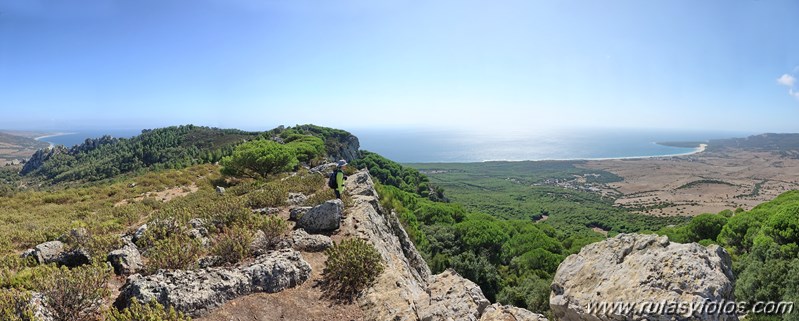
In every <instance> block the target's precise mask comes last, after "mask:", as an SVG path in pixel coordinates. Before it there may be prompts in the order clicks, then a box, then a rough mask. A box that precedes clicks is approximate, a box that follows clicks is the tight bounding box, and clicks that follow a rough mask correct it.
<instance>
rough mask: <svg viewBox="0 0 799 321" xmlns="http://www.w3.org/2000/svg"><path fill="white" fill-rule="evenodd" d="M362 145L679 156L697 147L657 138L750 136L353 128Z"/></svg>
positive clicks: (539, 154) (504, 155)
mask: <svg viewBox="0 0 799 321" xmlns="http://www.w3.org/2000/svg"><path fill="white" fill-rule="evenodd" d="M353 133H354V134H355V135H356V136H358V138H359V139H360V142H361V148H362V149H366V150H369V151H373V152H377V153H379V154H381V155H383V156H385V157H388V158H389V159H392V160H394V161H397V162H401V163H413V162H482V161H491V160H509V161H520V160H564V159H601V158H624V157H650V156H661V155H677V154H684V153H690V152H693V151H695V149H693V148H677V147H669V146H663V145H658V144H656V142H671V141H691V142H693V141H701V142H704V141H707V140H709V139H720V138H733V137H746V136H748V135H750V134H752V133H742V132H676V131H654V130H579V131H574V130H558V131H539V132H504V133H499V131H497V132H494V133H488V134H483V133H476V132H463V131H462V132H455V131H437V130H413V131H411V130H363V131H353Z"/></svg>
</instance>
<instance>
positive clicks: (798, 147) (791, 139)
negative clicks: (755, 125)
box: [709, 133, 799, 157]
mask: <svg viewBox="0 0 799 321" xmlns="http://www.w3.org/2000/svg"><path fill="white" fill-rule="evenodd" d="M709 148H710V149H711V150H722V149H725V148H737V149H745V150H751V151H764V152H778V153H781V154H783V155H784V156H792V157H799V134H771V133H769V134H760V135H754V136H749V137H746V138H731V139H714V140H711V141H710V143H709Z"/></svg>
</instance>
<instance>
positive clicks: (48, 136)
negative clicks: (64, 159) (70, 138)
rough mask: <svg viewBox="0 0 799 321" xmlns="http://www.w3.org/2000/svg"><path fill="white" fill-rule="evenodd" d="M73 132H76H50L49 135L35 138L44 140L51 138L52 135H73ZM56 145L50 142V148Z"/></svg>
mask: <svg viewBox="0 0 799 321" xmlns="http://www.w3.org/2000/svg"><path fill="white" fill-rule="evenodd" d="M72 134H75V133H55V134H49V135H44V136H39V137H35V138H33V139H34V140H42V139H45V138H50V137H58V136H65V135H72ZM54 146H55V144H53V143H50V148H53V147H54Z"/></svg>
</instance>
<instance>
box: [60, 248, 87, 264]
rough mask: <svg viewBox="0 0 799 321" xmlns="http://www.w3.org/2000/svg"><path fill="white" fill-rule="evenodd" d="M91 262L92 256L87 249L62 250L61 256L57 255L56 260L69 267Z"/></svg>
mask: <svg viewBox="0 0 799 321" xmlns="http://www.w3.org/2000/svg"><path fill="white" fill-rule="evenodd" d="M91 262H92V257H91V255H90V254H89V251H87V250H84V249H74V250H72V251H68V252H63V253H61V256H59V257H58V261H57V263H58V264H59V265H63V266H66V267H70V268H73V267H77V266H81V265H86V264H90V263H91Z"/></svg>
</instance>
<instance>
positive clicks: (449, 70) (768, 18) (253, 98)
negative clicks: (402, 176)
mask: <svg viewBox="0 0 799 321" xmlns="http://www.w3.org/2000/svg"><path fill="white" fill-rule="evenodd" d="M798 39H799V2H797V1H795V0H785V1H780V0H764V1H751V0H750V1H734V0H717V1H711V0H708V1H695V0H685V1H682V0H652V1H642V0H635V1H610V0H608V1H588V0H585V1H569V0H559V1H554V0H553V1H529V0H525V1H469V0H453V1H402V0H382V1H368V0H342V1H309V0H290V1H289V0H287V1H270V0H191V1H189V0H186V1H177V0H176V1H164V0H157V1H156V0H137V1H115V0H82V1H66V0H61V1H56V0H0V115H2V116H0V128H5V129H69V128H83V127H92V128H100V129H104V128H108V127H117V128H131V129H137V128H151V127H159V126H165V125H174V124H186V123H194V124H201V125H210V126H218V127H237V128H244V129H268V128H271V127H274V126H275V125H279V124H286V125H293V124H297V123H316V124H322V125H327V126H333V127H339V128H345V129H351V128H370V127H371V128H388V127H390V128H402V127H443V128H460V129H475V130H497V129H498V128H499V129H515V130H524V129H531V128H537V129H540V128H550V127H628V128H667V129H668V128H674V129H688V130H744V131H752V132H799V122H797V121H796V120H797V119H799V82H797V81H796V78H797V77H799V41H797V40H798Z"/></svg>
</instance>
